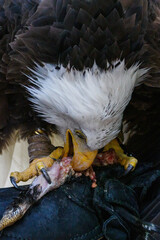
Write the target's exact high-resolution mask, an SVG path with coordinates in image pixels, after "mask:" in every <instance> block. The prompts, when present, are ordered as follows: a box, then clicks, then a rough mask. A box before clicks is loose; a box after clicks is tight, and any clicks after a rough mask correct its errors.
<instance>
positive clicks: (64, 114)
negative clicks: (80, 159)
mask: <svg viewBox="0 0 160 240" xmlns="http://www.w3.org/2000/svg"><path fill="white" fill-rule="evenodd" d="M116 63H117V62H114V65H116ZM146 72H147V70H146V69H139V66H138V65H133V66H132V67H130V68H129V69H126V68H125V63H124V61H121V62H120V64H119V65H118V66H116V67H113V68H112V69H111V70H107V71H105V70H101V69H100V68H98V67H97V65H96V64H94V66H93V67H92V68H91V69H85V70H83V71H77V70H74V69H71V70H70V71H68V70H67V69H66V68H64V67H62V66H61V67H60V70H56V68H55V66H54V65H49V64H45V65H44V67H41V66H37V67H36V69H35V70H32V74H33V77H30V80H31V81H32V82H33V83H34V85H35V87H29V88H27V90H28V91H29V93H30V95H31V98H30V101H31V102H32V103H33V107H34V109H35V110H36V111H37V112H38V113H39V114H40V116H41V117H43V119H44V120H45V121H47V122H49V123H51V124H55V125H57V127H58V129H59V131H60V133H61V134H62V135H63V136H65V132H66V130H67V129H68V128H69V129H70V130H71V131H73V132H74V130H75V129H80V130H81V131H82V132H83V133H84V134H85V135H86V137H87V145H88V146H89V147H90V148H91V149H98V148H101V147H103V146H104V145H106V144H107V143H108V142H110V141H111V140H112V139H114V138H115V137H116V136H117V135H118V133H119V131H120V127H121V122H122V117H123V111H124V109H125V108H126V106H127V104H128V103H129V101H130V99H131V95H132V92H133V90H134V88H135V86H136V85H137V84H139V83H140V81H142V80H143V78H144V75H145V74H146Z"/></svg>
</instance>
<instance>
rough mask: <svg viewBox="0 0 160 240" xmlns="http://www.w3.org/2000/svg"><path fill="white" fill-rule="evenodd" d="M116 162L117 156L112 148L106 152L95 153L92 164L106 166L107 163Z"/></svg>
mask: <svg viewBox="0 0 160 240" xmlns="http://www.w3.org/2000/svg"><path fill="white" fill-rule="evenodd" d="M114 163H118V157H117V155H116V152H115V150H114V149H109V150H108V151H106V152H102V153H99V154H97V156H96V159H95V160H94V162H93V165H96V166H107V165H109V164H114Z"/></svg>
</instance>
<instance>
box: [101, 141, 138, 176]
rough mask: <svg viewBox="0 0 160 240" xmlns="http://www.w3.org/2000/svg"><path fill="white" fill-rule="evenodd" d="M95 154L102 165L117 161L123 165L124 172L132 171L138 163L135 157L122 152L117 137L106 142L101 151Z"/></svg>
mask: <svg viewBox="0 0 160 240" xmlns="http://www.w3.org/2000/svg"><path fill="white" fill-rule="evenodd" d="M97 156H98V158H99V159H100V161H101V162H104V163H103V165H105V164H106V165H107V164H113V163H116V162H119V163H120V164H121V165H122V166H124V168H125V170H126V174H127V173H128V172H130V171H133V170H134V169H135V167H136V165H137V163H138V160H137V159H136V158H134V157H132V156H127V155H126V154H125V153H124V151H123V149H122V148H121V147H120V145H119V143H118V141H117V139H114V140H112V141H111V142H110V143H108V144H107V145H106V146H105V147H104V149H103V152H102V153H99V154H98V155H97ZM101 165H102V164H101Z"/></svg>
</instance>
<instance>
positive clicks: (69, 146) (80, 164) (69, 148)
mask: <svg viewBox="0 0 160 240" xmlns="http://www.w3.org/2000/svg"><path fill="white" fill-rule="evenodd" d="M97 152H98V150H94V151H91V150H90V149H89V148H88V147H87V144H86V141H85V140H84V139H80V138H79V137H78V136H76V135H74V134H73V133H72V132H71V130H70V129H68V130H67V132H66V142H65V145H64V155H63V157H68V156H73V158H72V162H71V165H72V167H73V169H74V170H75V171H84V170H86V169H87V168H89V167H90V166H91V165H92V163H93V161H94V159H95V157H96V155H97Z"/></svg>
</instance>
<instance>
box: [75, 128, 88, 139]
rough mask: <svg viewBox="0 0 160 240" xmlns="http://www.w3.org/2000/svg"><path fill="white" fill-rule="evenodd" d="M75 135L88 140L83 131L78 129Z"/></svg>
mask: <svg viewBox="0 0 160 240" xmlns="http://www.w3.org/2000/svg"><path fill="white" fill-rule="evenodd" d="M75 133H76V135H77V136H78V137H79V138H81V139H85V140H86V139H87V137H86V135H85V134H84V133H83V132H82V131H81V130H78V129H76V130H75Z"/></svg>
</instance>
